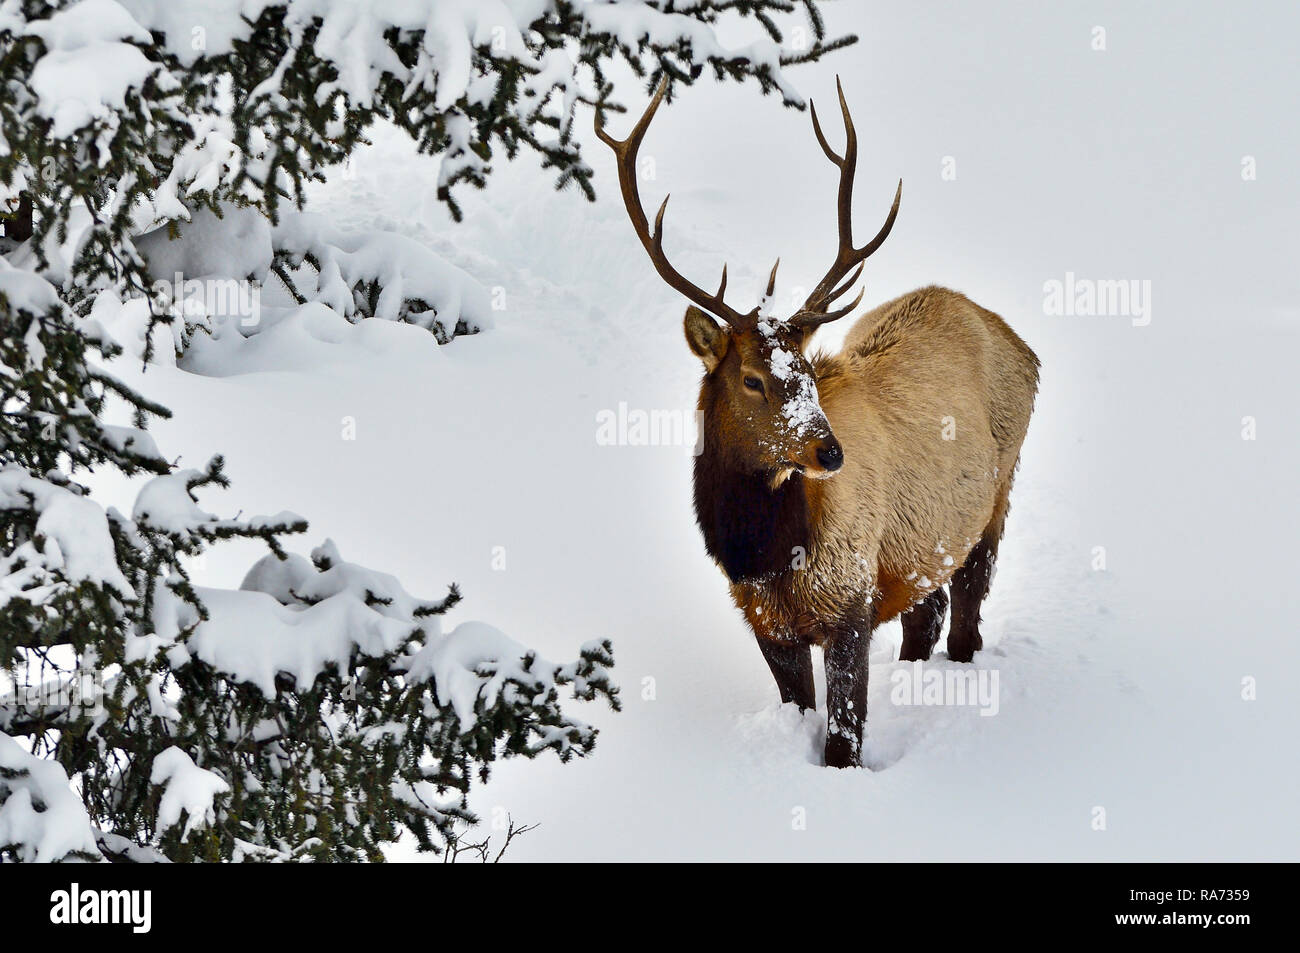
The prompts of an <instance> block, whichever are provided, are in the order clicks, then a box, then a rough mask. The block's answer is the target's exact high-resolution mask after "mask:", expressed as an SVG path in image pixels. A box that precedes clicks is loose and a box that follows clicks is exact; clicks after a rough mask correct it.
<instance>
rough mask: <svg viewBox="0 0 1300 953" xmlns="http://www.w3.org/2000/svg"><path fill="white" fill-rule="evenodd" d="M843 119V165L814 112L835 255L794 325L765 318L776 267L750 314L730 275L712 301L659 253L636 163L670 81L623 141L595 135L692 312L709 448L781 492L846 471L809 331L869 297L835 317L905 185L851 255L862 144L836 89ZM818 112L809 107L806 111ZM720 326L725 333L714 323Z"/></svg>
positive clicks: (688, 321)
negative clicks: (735, 299)
mask: <svg viewBox="0 0 1300 953" xmlns="http://www.w3.org/2000/svg"><path fill="white" fill-rule="evenodd" d="M835 87H836V90H837V92H838V93H839V99H840V112H841V113H842V115H843V117H844V130H845V146H844V155H842V156H841V155H837V154H836V153H835V151H834V150H833V149H831V147H830V145H829V144H828V143H827V142H826V137H825V136H824V135H823V134H822V128H821V123H820V122H818V120H817V110H816V108H815V107H813V108H812V110H811V112H812V122H813V132H814V133H815V134H816V136H817V142H818V144H819V145H820V146H821V148H822V151H823V152H825V153H826V157H827V158H828V159H830V161H831V162H832V163H833V164H834V165H835V166H836V167H837V168H838V169H839V176H840V182H839V199H838V201H839V209H838V218H839V249H838V251H837V252H836V255H835V260H834V262H832V264H831V267H830V268H829V269H828V270H827V272H826V274H825V275H824V276H823V277H822V279H821V281H819V282H818V283H817V286H816V287H815V288H814V289H813V292H812V294H810V295H809V296H808V299H807V300H806V301H805V302H804V304H803V307H801V308H800V309H799V310H798V311H796V312H795V313H794V314H793V315H791V316H790V317H788V318H777V317H773V316H770V315H766V314H764V313H763V310H764V307H765V305H766V304H767V303H768V302H770V301H771V299H772V295H773V292H774V291H775V288H776V269H777V267H778V266H779V265H780V264H781V262H780V259H777V263H776V265H773V266H772V273H771V275H770V276H769V278H768V282H767V292H766V294H765V295H764V296H763V301H762V302H761V303H760V304H759V305H758V306H757V307H755V308H754V309H753V310H752V311H748V312H744V313H742V312H740V311H737V310H735V309H734V308H731V307H730V306H728V305H727V304H726V302H725V301H724V300H723V295H724V294H725V292H726V290H727V267H726V265H723V267H722V281H721V283H720V284H719V285H718V290H717V291H716V292H715V293H713V294H709V293H707V292H705V291H704V290H703V289H701V288H700V287H698V286H697V285H695V284H694V283H693V282H691V281H690V280H688V279H687V278H685V277H684V276H683V275H682V274H681V273H680V272H678V271H677V269H675V268H674V267H673V266H672V265H671V264H670V263H669V261H668V258H667V256H666V255H665V254H664V250H663V221H664V211H665V210H666V209H667V208H668V198H667V197H665V198H664V200H663V204H661V205H660V206H659V211H658V213H657V214H656V215H655V221H654V229H653V230H651V228H650V223H649V222H648V220H647V219H646V214H645V210H644V209H643V208H642V206H641V197H640V195H639V193H638V191H637V173H636V155H637V150H638V149H639V148H640V146H641V141H642V139H644V138H645V133H646V130H647V129H648V128H649V126H650V121H651V120H652V119H653V118H654V114H655V111H656V110H657V109H658V108H659V104H660V103H661V102H662V101H663V98H664V93H665V92H666V91H667V88H668V77H667V76H666V75H665V76H664V78H663V79H662V80H660V82H659V87H658V89H656V90H655V94H654V98H653V99H651V100H650V105H649V106H647V107H646V111H645V113H644V114H643V115H642V116H641V118H640V120H638V122H637V124H636V125H635V126H634V127H633V128H632V131H631V132H630V133H629V134H628V137H627V138H626V139H624V140H621V141H620V140H618V139H615V138H613V137H612V136H611V135H609V134H608V133H607V132H605V129H604V126H603V124H602V122H601V114H600V112H599V111H597V113H596V135H597V136H599V138H600V140H601V141H602V142H604V143H605V144H606V145H607V146H609V147H610V149H612V150H613V152H614V156H615V158H616V160H617V165H618V182H619V187H620V189H621V190H622V193H623V204H624V206H625V207H626V208H627V213H628V217H629V218H631V220H632V225H633V227H634V228H635V229H636V233H637V237H638V238H640V239H641V244H642V246H644V248H645V250H646V252H647V253H648V254H649V255H650V260H651V262H652V263H653V264H654V267H655V270H656V271H657V272H659V276H660V277H661V278H663V280H664V281H665V282H667V283H668V285H669V286H671V287H672V288H674V289H676V290H677V291H678V292H680V293H681V294H682V295H683V296H685V297H686V299H687V300H688V301H691V302H692V303H693V306H692V307H688V308H687V309H686V318H685V330H686V343H687V344H688V345H689V346H690V349H691V350H692V351H693V352H694V353H695V355H696V357H698V358H699V359H700V361H701V362H703V364H704V372H705V373H704V380H703V382H702V383H701V385H700V409H701V410H702V411H703V413H704V419H705V428H706V434H705V439H706V441H710V442H711V443H712V445H714V446H718V445H719V443H720V447H718V449H719V452H721V453H724V454H726V455H727V456H728V457H729V458H730V459H729V460H728V461H727V462H728V463H729V464H730V465H731V467H732V468H734V469H739V470H744V471H763V472H766V473H768V474H770V476H771V478H772V485H773V486H777V485H779V484H780V483H781V482H782V481H783V480H785V479H786V478H787V477H788V476H790V474H792V473H794V472H801V473H803V474H805V475H807V476H810V477H814V478H825V477H829V476H831V475H832V474H833V473H835V471H837V470H838V469H839V468H840V467H841V466H842V465H843V463H844V452H843V448H842V447H841V446H840V443H839V441H838V440H837V439H836V438H835V434H834V433H832V432H831V427H830V424H829V422H828V421H827V420H826V415H825V413H823V412H822V408H821V404H820V402H819V400H818V392H817V382H816V376H815V373H814V369H813V366H812V362H811V361H809V359H808V358H807V356H806V355H805V348H806V347H807V344H808V341H809V339H810V338H811V337H812V334H813V331H815V330H816V329H817V328H818V327H820V326H821V325H823V324H826V323H827V322H829V321H834V320H835V319H837V318H842V317H844V315H846V314H848V313H849V312H850V311H852V310H853V309H854V308H856V307H857V306H858V304H859V302H861V300H862V295H863V292H862V291H859V292H858V296H857V297H856V298H855V299H854V300H853V301H852V302H851V303H850V304H848V305H846V306H844V307H841V308H838V309H836V310H834V311H831V310H830V306H831V305H832V304H833V303H834V302H835V301H837V300H838V299H840V298H841V297H842V296H843V295H844V294H845V292H847V291H848V290H849V289H850V288H852V287H853V285H854V284H855V283H856V282H857V280H858V277H859V276H860V275H861V274H862V269H863V267H864V263H865V262H866V259H867V257H868V256H870V255H871V253H872V252H874V251H875V250H876V249H877V248H879V247H880V245H881V244H882V243H883V242H884V240H885V239H886V238H887V237H888V236H889V232H890V229H892V228H893V227H894V219H895V218H897V216H898V205H899V202H900V201H901V200H902V196H903V183H902V181H901V180H900V181H899V183H898V190H897V191H896V192H895V193H894V204H893V207H892V208H890V210H889V215H888V217H887V218H886V219H885V224H884V225H883V226H881V229H880V231H879V232H878V233H877V234H876V237H875V238H873V239H872V240H871V241H869V242H867V244H866V245H864V246H862V247H861V248H855V247H854V245H853V229H852V202H853V175H854V171H855V169H856V165H857V157H858V138H857V133H856V132H855V131H854V128H853V119H852V117H851V116H850V115H849V107H848V104H847V103H846V102H845V101H844V90H843V88H842V87H841V86H840V82H839V79H838V78H837V79H836V81H835ZM809 105H810V106H812V104H811V102H810V103H809ZM715 319H721V321H722V322H723V323H722V324H719V323H718V321H717V320H715Z"/></svg>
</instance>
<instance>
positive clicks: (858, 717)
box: [822, 607, 873, 768]
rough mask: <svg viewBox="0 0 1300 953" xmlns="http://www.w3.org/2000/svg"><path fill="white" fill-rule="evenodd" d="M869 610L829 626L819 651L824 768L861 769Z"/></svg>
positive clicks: (869, 629) (864, 724)
mask: <svg viewBox="0 0 1300 953" xmlns="http://www.w3.org/2000/svg"><path fill="white" fill-rule="evenodd" d="M872 616H873V613H872V610H871V609H870V608H866V607H864V608H863V609H862V610H861V611H859V612H858V613H856V614H855V615H854V616H852V617H850V618H848V619H845V620H843V621H841V622H838V623H836V624H835V625H833V626H832V627H831V628H830V629H829V631H828V632H827V637H826V641H825V643H824V644H823V648H822V652H823V655H824V657H825V663H826V765H827V767H831V768H857V767H861V766H862V732H863V729H864V728H865V727H866V724H867V657H868V653H867V647H868V645H869V644H870V643H871V629H872Z"/></svg>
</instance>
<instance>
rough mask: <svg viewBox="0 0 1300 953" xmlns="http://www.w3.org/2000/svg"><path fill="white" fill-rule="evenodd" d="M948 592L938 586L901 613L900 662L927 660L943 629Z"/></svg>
mask: <svg viewBox="0 0 1300 953" xmlns="http://www.w3.org/2000/svg"><path fill="white" fill-rule="evenodd" d="M947 611H948V594H947V593H946V592H944V591H943V588H942V587H940V588H938V589H936V590H934V592H932V593H930V594H929V595H928V596H926V597H925V598H924V599H922V600H921V601H920V602H918V603H917V604H916V605H914V606H912V608H910V609H908V610H907V611H906V612H904V613H903V647H902V649H901V650H900V651H899V653H898V660H899V661H900V662H917V661H921V662H924V661H928V660H929V658H930V652H931V651H932V650H933V649H934V646H935V644H936V643H937V642H938V641H939V633H940V632H942V631H943V617H944V615H945V614H946V613H947Z"/></svg>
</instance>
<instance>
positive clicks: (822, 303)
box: [790, 76, 903, 328]
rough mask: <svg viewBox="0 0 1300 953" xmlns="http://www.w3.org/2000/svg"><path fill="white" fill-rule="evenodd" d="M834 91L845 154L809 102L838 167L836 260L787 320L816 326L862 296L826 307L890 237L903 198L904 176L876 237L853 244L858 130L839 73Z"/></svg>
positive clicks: (839, 314)
mask: <svg viewBox="0 0 1300 953" xmlns="http://www.w3.org/2000/svg"><path fill="white" fill-rule="evenodd" d="M835 91H836V92H837V93H839V96H840V112H841V113H842V114H843V116H844V155H843V156H838V155H836V154H835V152H834V151H833V150H832V149H831V147H830V145H829V143H827V142H826V136H825V135H823V134H822V127H821V123H820V122H818V121H817V108H816V107H815V106H813V105H812V101H811V100H810V101H809V103H808V105H809V106H810V107H811V111H812V121H813V132H814V133H816V134H817V143H818V144H819V145H820V146H821V147H822V152H824V153H826V158H828V159H830V160H831V162H832V163H833V164H834V165H835V166H837V167H838V168H839V170H840V190H839V233H840V247H839V251H838V252H837V253H836V255H835V261H834V263H833V264H832V265H831V267H830V270H829V271H827V272H826V275H825V276H824V277H823V278H822V280H821V281H819V282H818V283H817V287H816V288H814V289H813V292H812V294H810V295H809V296H808V300H807V301H805V302H804V305H803V307H802V308H800V309H799V311H797V312H796V313H795V314H794V315H793V316H792V317H791V318H790V323H791V324H792V325H794V326H796V327H804V328H815V327H817V326H819V325H822V324H825V323H826V322H828V321H834V320H835V319H836V318H842V317H844V315H846V314H848V313H849V312H850V311H852V310H853V309H854V308H856V307H857V306H858V303H859V302H860V301H861V300H862V295H863V294H864V292H865V289H864V290H863V291H859V292H858V296H857V297H856V298H854V299H853V303H852V304H850V305H848V306H847V307H844V308H838V309H837V310H835V311H827V310H826V309H827V308H828V307H829V306H830V305H831V304H832V303H833V302H834V301H835V300H836V299H837V298H839V297H840V296H842V295H843V294H844V292H846V291H848V290H849V289H850V288H852V287H853V284H854V282H856V281H857V280H858V276H859V275H861V274H862V269H863V267H865V263H866V260H867V258H868V257H869V256H870V255H871V253H872V252H874V251H875V250H876V249H877V248H879V247H880V246H881V244H882V243H883V242H884V240H885V239H886V238H888V237H889V231H890V229H892V228H893V227H894V219H895V218H897V217H898V203H899V202H900V201H902V198H903V180H902V179H899V180H898V191H896V192H895V193H894V204H893V207H891V208H890V210H889V216H888V217H887V218H886V219H885V224H884V225H882V226H881V228H880V231H879V232H877V233H876V237H875V238H873V239H871V241H869V242H867V243H866V244H865V245H863V246H862V247H861V248H854V247H853V174H854V172H855V171H856V170H857V163H858V134H857V132H856V131H855V130H854V128H853V117H851V116H850V115H849V106H848V103H846V102H845V101H844V88H843V87H842V86H841V85H840V79H839V77H838V76H837V77H835ZM854 265H856V266H857V269H856V270H854V271H853V274H852V275H850V276H849V278H848V280H847V281H844V283H843V284H839V282H840V280H841V279H842V278H844V276H845V275H847V274H848V273H849V271H850V270H851V269H853V266H854Z"/></svg>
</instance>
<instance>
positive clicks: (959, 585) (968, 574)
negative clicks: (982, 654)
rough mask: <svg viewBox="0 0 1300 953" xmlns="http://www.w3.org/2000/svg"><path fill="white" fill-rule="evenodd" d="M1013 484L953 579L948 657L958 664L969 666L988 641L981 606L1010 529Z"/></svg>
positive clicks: (1007, 488)
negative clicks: (983, 631)
mask: <svg viewBox="0 0 1300 953" xmlns="http://www.w3.org/2000/svg"><path fill="white" fill-rule="evenodd" d="M1010 493H1011V483H1010V481H1009V480H1008V481H1007V483H1006V484H1005V485H1004V487H1003V489H1002V492H1001V493H1000V494H999V497H998V503H997V506H996V507H994V510H993V518H992V519H991V520H989V524H988V526H986V527H985V528H984V532H983V534H982V535H981V536H980V541H979V542H978V543H976V544H975V548H974V549H972V550H971V551H970V553H969V554H968V555H967V556H966V562H965V563H963V564H962V567H961V568H960V569H958V570H957V571H956V572H955V573H954V574H953V577H952V583H951V585H949V587H948V588H949V589H950V590H951V591H952V625H951V627H950V628H949V629H948V657H949V658H950V659H952V660H953V661H954V662H969V661H970V660H971V659H972V658H973V657H974V655H975V653H976V652H978V651H979V650H980V649H982V648H984V639H983V637H982V636H981V635H980V605H981V604H982V603H983V602H984V597H985V596H987V595H988V594H989V583H990V582H992V580H993V569H994V566H995V565H996V564H997V561H998V543H999V542H1001V540H1002V529H1003V527H1004V526H1005V525H1006V521H1007V510H1008V509H1009V508H1010V502H1009V500H1008V497H1009V495H1010Z"/></svg>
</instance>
